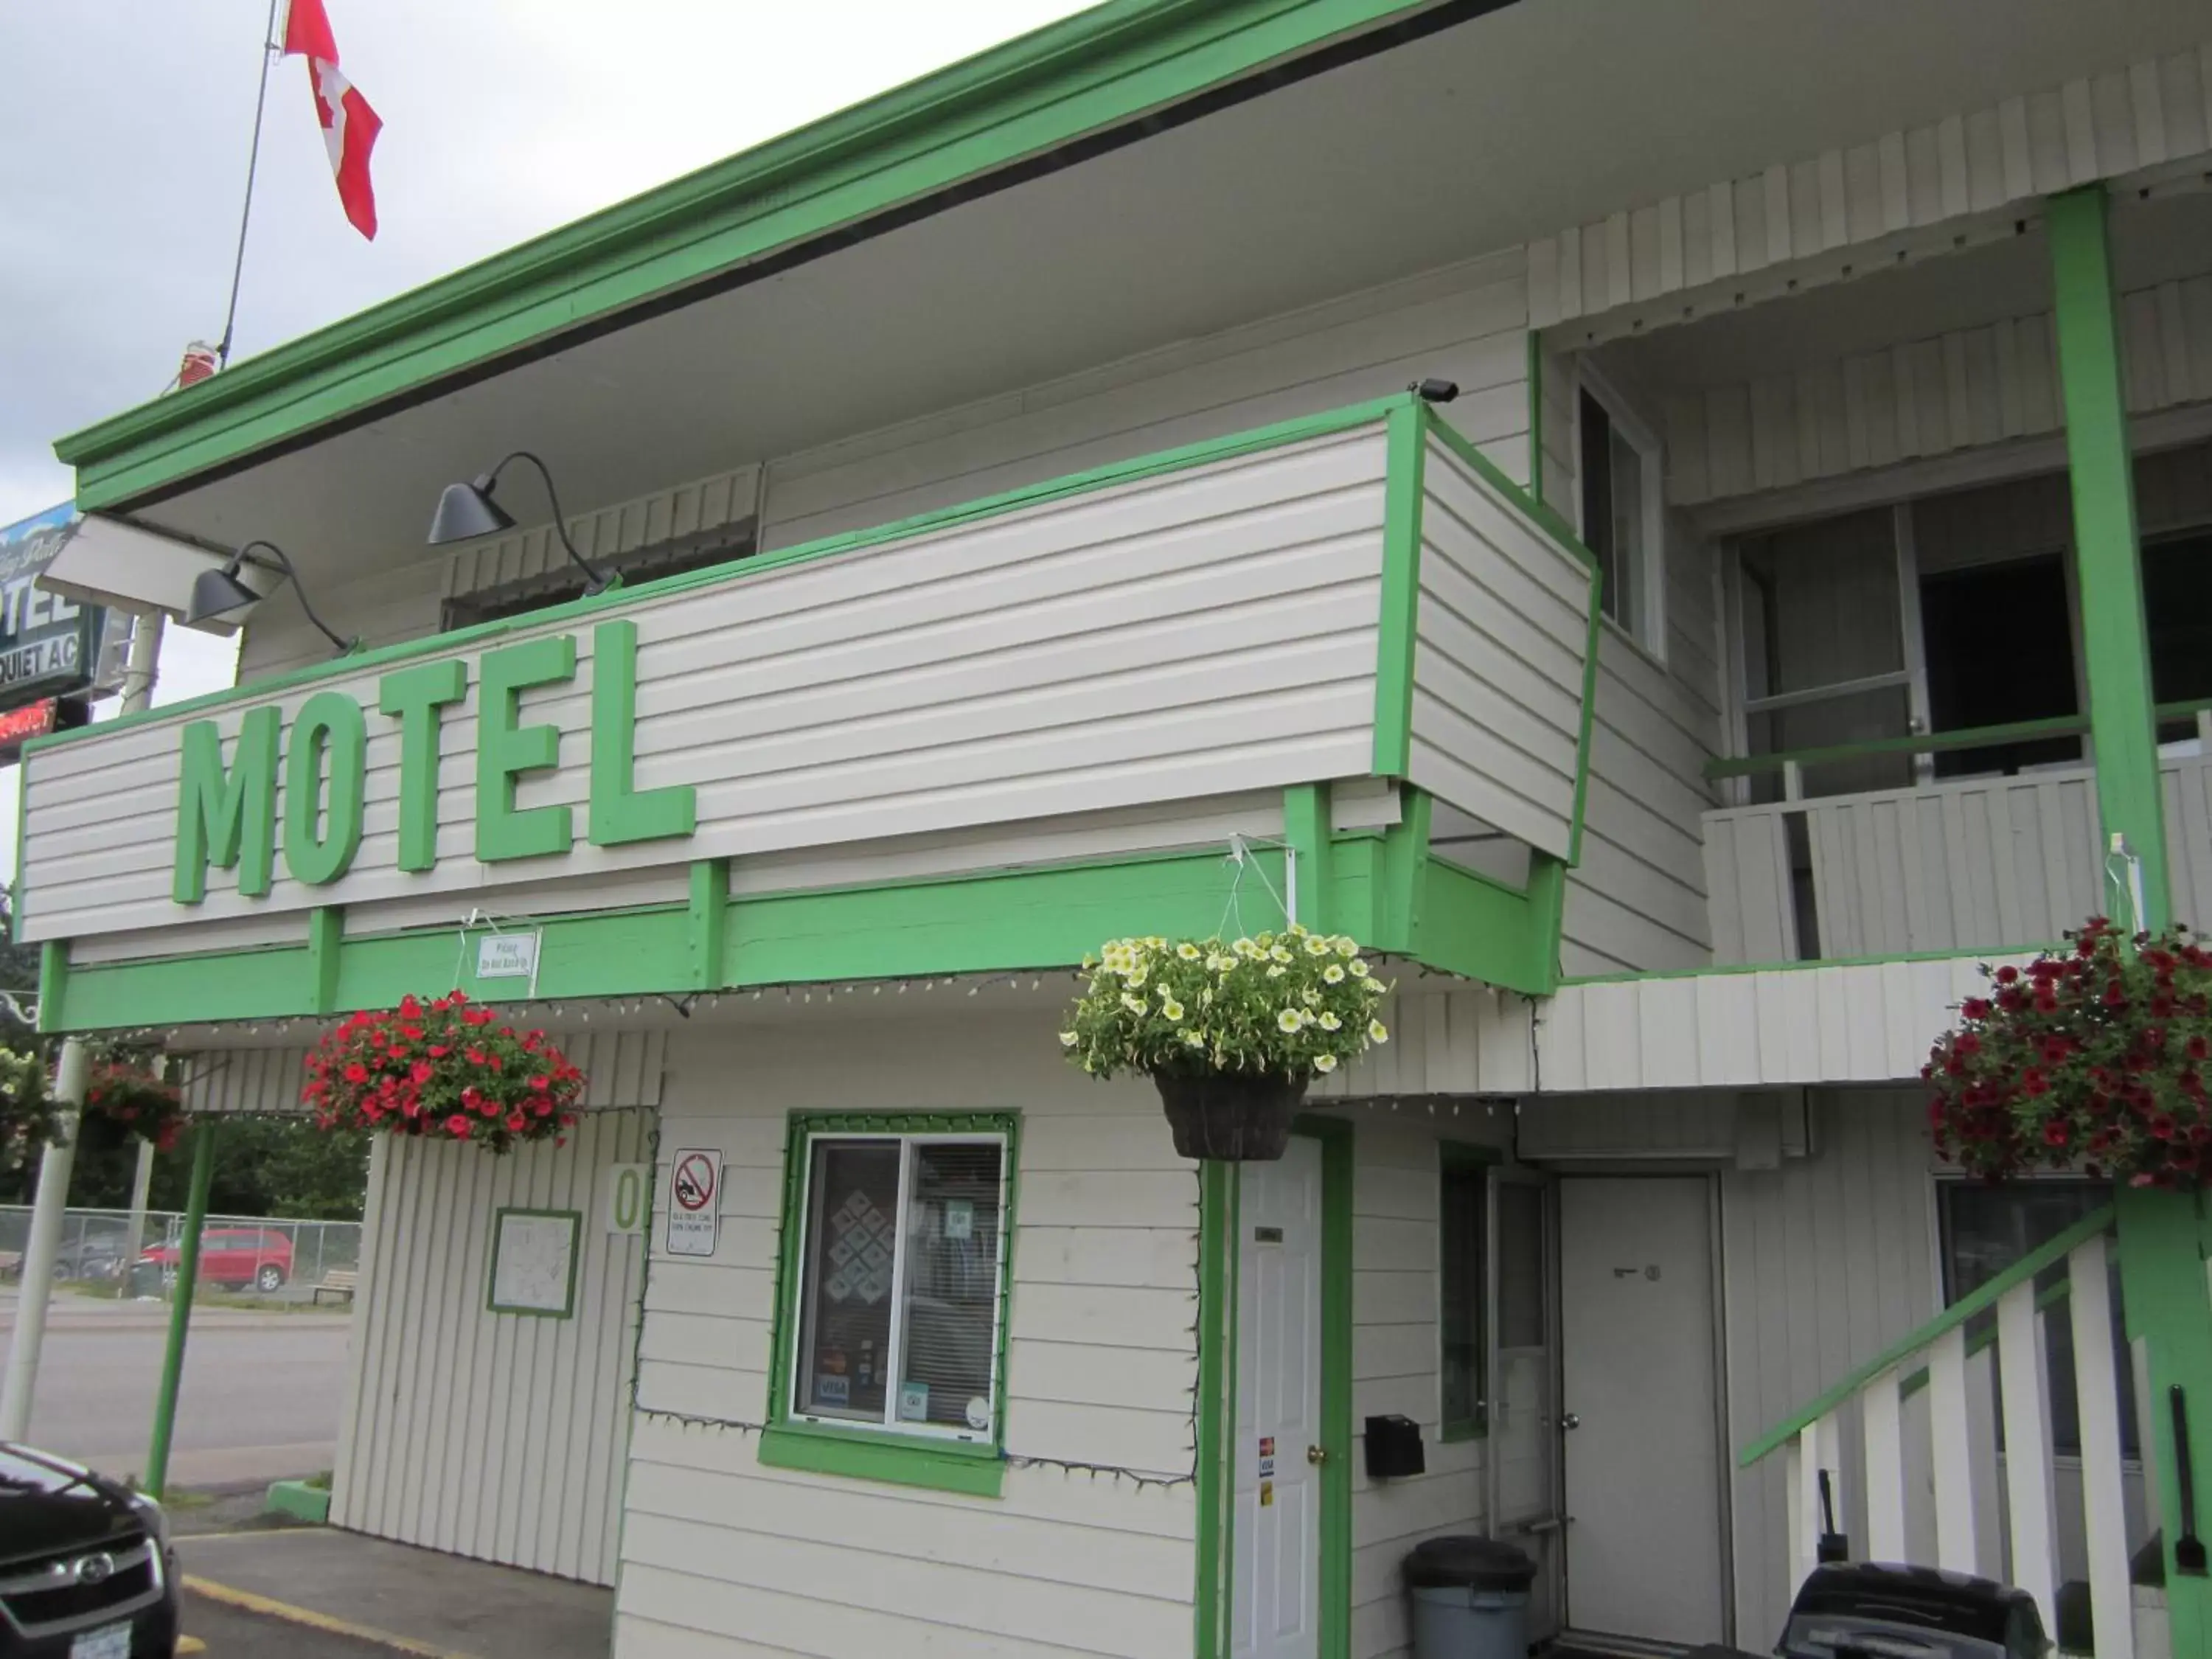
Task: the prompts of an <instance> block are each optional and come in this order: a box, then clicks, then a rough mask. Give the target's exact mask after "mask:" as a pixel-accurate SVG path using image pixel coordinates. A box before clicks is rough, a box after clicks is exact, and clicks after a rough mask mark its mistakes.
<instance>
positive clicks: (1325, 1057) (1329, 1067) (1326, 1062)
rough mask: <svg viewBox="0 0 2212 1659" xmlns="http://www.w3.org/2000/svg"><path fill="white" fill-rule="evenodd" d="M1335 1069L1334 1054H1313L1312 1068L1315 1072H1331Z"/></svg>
mask: <svg viewBox="0 0 2212 1659" xmlns="http://www.w3.org/2000/svg"><path fill="white" fill-rule="evenodd" d="M1335 1069H1336V1056H1335V1055H1334V1054H1316V1055H1315V1056H1314V1070H1316V1072H1323V1073H1327V1072H1333V1071H1334V1070H1335Z"/></svg>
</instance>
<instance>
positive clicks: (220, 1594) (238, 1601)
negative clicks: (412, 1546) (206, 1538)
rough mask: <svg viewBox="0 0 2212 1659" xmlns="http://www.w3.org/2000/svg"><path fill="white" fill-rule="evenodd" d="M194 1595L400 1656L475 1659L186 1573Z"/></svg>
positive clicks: (184, 1578) (185, 1581)
mask: <svg viewBox="0 0 2212 1659" xmlns="http://www.w3.org/2000/svg"><path fill="white" fill-rule="evenodd" d="M179 1583H182V1584H183V1585H184V1587H185V1589H188V1590H190V1591H191V1593H192V1594H193V1595H204V1596H205V1597H206V1598H207V1599H208V1600H209V1601H220V1602H221V1603H222V1605H223V1606H225V1607H236V1608H237V1609H238V1610H239V1611H240V1613H261V1614H263V1615H264V1617H267V1618H270V1619H282V1620H286V1621H287V1622H288V1623H290V1624H295V1625H304V1626H307V1628H308V1629H309V1630H319V1631H321V1632H324V1633H325V1635H329V1636H350V1637H352V1638H354V1639H355V1640H356V1641H358V1642H374V1643H375V1644H378V1645H379V1646H380V1647H387V1648H390V1649H392V1650H393V1651H394V1652H397V1653H406V1654H412V1655H413V1656H415V1659H476V1656H475V1655H473V1654H467V1653H461V1652H459V1651H457V1650H454V1649H452V1648H441V1647H433V1646H432V1645H431V1644H429V1643H428V1642H417V1641H416V1640H415V1639H414V1638H412V1637H407V1636H394V1635H393V1634H392V1632H390V1631H382V1630H377V1629H375V1628H374V1627H373V1626H368V1625H356V1624H354V1623H353V1622H352V1621H350V1620H345V1619H333V1618H332V1617H331V1615H330V1614H329V1613H317V1612H316V1611H315V1610H314V1609H313V1607H294V1606H293V1605H292V1604H291V1603H290V1602H289V1601H276V1600H275V1599H273V1598H272V1597H270V1596H266V1595H255V1594H254V1593H253V1592H252V1590H242V1589H232V1588H231V1587H230V1586H229V1585H228V1584H218V1583H216V1582H215V1581H214V1580H212V1579H209V1578H198V1577H193V1576H192V1575H191V1573H185V1574H184V1575H183V1576H182V1577H181V1578H180V1579H179Z"/></svg>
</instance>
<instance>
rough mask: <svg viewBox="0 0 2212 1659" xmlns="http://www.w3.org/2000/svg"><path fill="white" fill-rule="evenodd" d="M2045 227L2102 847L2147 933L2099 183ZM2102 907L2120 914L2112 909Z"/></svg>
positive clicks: (2143, 649)
mask: <svg viewBox="0 0 2212 1659" xmlns="http://www.w3.org/2000/svg"><path fill="white" fill-rule="evenodd" d="M2049 225H2050V234H2051V286H2052V289H2053V293H2054V296H2055V298H2056V301H2057V310H2056V316H2057V335H2058V373H2059V379H2060V381H2061V384H2062V388H2063V395H2064V399H2065V408H2066V471H2067V483H2068V487H2069V489H2070V491H2071V493H2072V495H2073V498H2074V559H2075V565H2076V567H2077V568H2078V569H2079V571H2080V574H2081V582H2080V587H2081V657H2082V664H2083V666H2084V667H2085V669H2086V670H2087V676H2086V677H2087V680H2088V683H2089V735H2090V739H2091V741H2092V742H2093V744H2095V746H2096V760H2097V813H2098V817H2100V819H2101V820H2102V822H2103V824H2104V832H2105V837H2106V845H2107V846H2109V845H2110V844H2111V839H2112V836H2116V835H2117V836H2124V837H2125V839H2126V842H2127V847H2128V850H2129V851H2130V853H2132V854H2135V856H2136V858H2137V859H2138V860H2141V861H2142V891H2143V905H2142V909H2143V913H2142V915H2140V916H2138V917H2135V918H2133V921H2134V922H2135V925H2136V927H2148V928H2152V929H2157V928H2160V927H2164V926H2166V922H2167V921H2168V920H2169V918H2170V917H2171V915H2172V902H2173V901H2172V892H2171V890H2169V889H2168V887H2167V885H2166V795H2165V788H2164V786H2163V785H2162V784H2161V783H2160V781H2159V770H2158V731H2157V726H2156V721H2155V720H2154V716H2153V714H2152V712H2151V711H2152V709H2153V707H2154V699H2153V697H2152V695H2151V683H2150V641H2149V637H2148V634H2147V632H2146V631H2145V629H2144V625H2143V596H2142V557H2141V555H2140V553H2139V551H2138V544H2137V540H2136V490H2135V464H2134V455H2133V453H2132V450H2131V448H2130V444H2129V442H2128V412H2127V404H2126V403H2125V401H2124V398H2123V396H2122V393H2121V383H2120V326H2119V312H2118V304H2117V298H2116V295H2115V294H2114V290H2113V287H2112V246H2111V241H2110V238H2109V236H2108V235H2107V229H2108V227H2107V224H2106V198H2105V191H2104V187H2103V186H2102V185H2092V186H2090V187H2089V188H2087V189H2085V190H2077V191H2068V192H2067V193H2066V194H2065V195H2063V196H2054V197H2051V202H2050V208H2049ZM2106 908H2108V909H2109V910H2111V911H2112V914H2113V915H2115V916H2116V917H2118V915H2120V910H2119V907H2118V905H2117V904H2113V903H2110V902H2108V904H2107V907H2106Z"/></svg>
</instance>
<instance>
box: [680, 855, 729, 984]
mask: <svg viewBox="0 0 2212 1659" xmlns="http://www.w3.org/2000/svg"><path fill="white" fill-rule="evenodd" d="M684 921H685V924H686V927H687V930H688V933H689V939H688V941H687V942H688V943H689V945H690V969H691V988H692V989H693V990H695V991H711V990H713V989H714V987H716V986H718V985H720V983H721V982H722V963H723V962H724V960H725V959H726V956H727V954H728V951H729V937H730V865H729V860H726V859H701V860H698V861H697V862H696V863H695V864H694V865H693V866H691V896H690V902H688V903H687V904H686V906H685V907H684Z"/></svg>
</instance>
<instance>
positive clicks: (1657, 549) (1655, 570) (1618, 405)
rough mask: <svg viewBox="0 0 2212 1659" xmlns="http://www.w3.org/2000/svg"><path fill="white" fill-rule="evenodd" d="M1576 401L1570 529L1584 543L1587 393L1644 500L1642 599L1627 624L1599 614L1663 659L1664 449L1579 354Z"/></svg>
mask: <svg viewBox="0 0 2212 1659" xmlns="http://www.w3.org/2000/svg"><path fill="white" fill-rule="evenodd" d="M1575 380H1576V386H1575V395H1576V404H1575V418H1574V421H1573V423H1572V425H1573V435H1574V457H1575V489H1574V509H1575V533H1576V534H1577V535H1578V536H1580V537H1582V538H1583V541H1584V543H1585V544H1587V543H1588V542H1589V526H1587V525H1585V524H1584V523H1583V476H1584V474H1583V414H1582V403H1581V397H1582V394H1583V392H1588V393H1589V395H1590V396H1591V397H1592V398H1595V399H1596V401H1597V404H1598V407H1599V408H1601V409H1602V410H1605V415H1606V419H1607V420H1608V421H1610V422H1612V423H1613V430H1614V431H1615V432H1618V433H1619V434H1620V435H1621V436H1622V437H1623V438H1625V439H1626V440H1627V441H1628V447H1630V448H1631V449H1633V450H1634V451H1635V452H1636V453H1637V458H1638V459H1639V460H1640V461H1641V462H1642V463H1643V484H1644V501H1643V503H1642V507H1643V518H1644V556H1643V566H1644V568H1643V569H1642V570H1641V571H1640V572H1639V573H1638V574H1640V575H1641V576H1642V577H1643V579H1644V580H1643V592H1644V603H1643V605H1642V606H1641V608H1640V611H1639V614H1638V616H1637V617H1635V619H1634V620H1635V626H1633V627H1631V626H1629V625H1628V624H1626V623H1622V622H1620V621H1619V620H1617V619H1616V618H1614V617H1610V616H1608V617H1606V618H1605V624H1606V626H1607V627H1608V628H1610V629H1613V632H1614V633H1616V634H1618V635H1620V637H1621V638H1623V639H1625V640H1626V641H1629V643H1630V644H1632V645H1633V646H1635V647H1636V648H1637V649H1638V650H1639V651H1641V652H1643V653H1644V654H1645V655H1646V656H1648V657H1650V658H1651V659H1653V660H1654V661H1656V662H1658V663H1661V664H1664V663H1665V662H1666V660H1667V501H1666V496H1667V471H1666V462H1667V452H1666V447H1665V446H1664V445H1662V443H1661V442H1660V441H1659V436H1658V434H1657V432H1656V430H1655V429H1654V428H1652V427H1651V426H1650V424H1649V423H1647V422H1645V421H1644V419H1643V418H1642V417H1641V416H1638V414H1637V413H1636V411H1635V410H1634V408H1633V407H1632V406H1631V404H1629V402H1628V400H1627V399H1626V398H1623V397H1622V396H1621V395H1620V392H1619V391H1617V390H1616V389H1615V388H1614V386H1613V383H1612V382H1611V381H1609V380H1607V379H1606V378H1605V376H1604V375H1603V374H1600V373H1599V372H1598V370H1597V369H1596V368H1595V367H1594V366H1593V365H1592V364H1591V362H1590V361H1589V358H1587V357H1584V358H1583V360H1582V362H1581V363H1580V364H1579V365H1578V368H1577V374H1576V376H1575Z"/></svg>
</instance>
